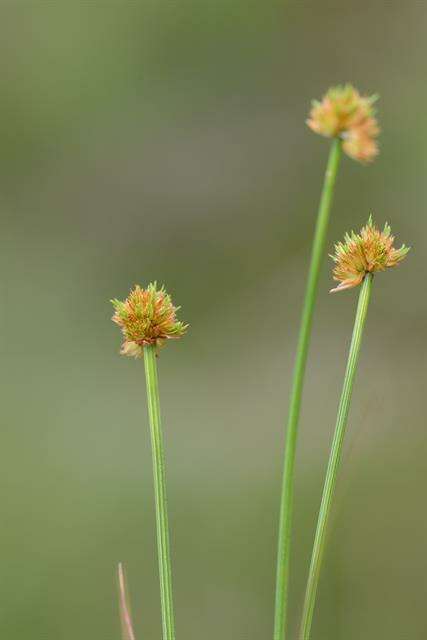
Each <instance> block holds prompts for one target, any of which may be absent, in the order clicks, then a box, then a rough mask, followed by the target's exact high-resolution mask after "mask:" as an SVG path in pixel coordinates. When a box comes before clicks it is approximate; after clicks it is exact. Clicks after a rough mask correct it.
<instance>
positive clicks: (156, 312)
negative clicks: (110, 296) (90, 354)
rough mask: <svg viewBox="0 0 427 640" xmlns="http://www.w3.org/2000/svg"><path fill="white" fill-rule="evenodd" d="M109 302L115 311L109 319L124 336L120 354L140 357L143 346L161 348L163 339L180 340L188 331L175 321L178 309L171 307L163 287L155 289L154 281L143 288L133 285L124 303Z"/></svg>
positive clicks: (184, 325) (118, 301)
mask: <svg viewBox="0 0 427 640" xmlns="http://www.w3.org/2000/svg"><path fill="white" fill-rule="evenodd" d="M111 302H112V304H113V306H114V309H115V313H114V315H113V317H112V320H113V322H115V323H116V324H118V325H119V327H120V328H121V330H122V333H123V336H124V341H123V344H122V348H121V352H120V353H121V354H122V355H125V356H134V357H135V358H140V357H142V355H143V350H144V346H145V345H147V344H154V345H158V346H161V345H162V344H164V342H165V341H166V340H169V339H171V338H180V337H181V336H183V335H184V333H185V332H186V330H187V327H188V325H187V324H184V323H183V322H179V321H178V320H177V318H176V312H177V311H178V309H179V307H174V306H173V304H172V300H171V298H170V296H169V295H168V294H167V293H166V291H165V289H164V287H162V288H161V289H157V284H156V283H155V282H154V283H151V284H149V285H148V287H147V288H146V289H143V288H142V287H140V286H139V285H136V286H135V288H134V289H133V290H132V291H131V292H130V294H129V295H128V297H127V298H126V300H125V301H124V302H121V301H120V300H116V299H114V300H111Z"/></svg>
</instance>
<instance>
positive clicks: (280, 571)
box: [274, 85, 379, 640]
mask: <svg viewBox="0 0 427 640" xmlns="http://www.w3.org/2000/svg"><path fill="white" fill-rule="evenodd" d="M375 99H376V97H375V96H371V97H366V96H361V95H360V93H359V92H358V91H357V90H356V89H355V88H354V87H352V86H351V85H345V86H338V87H334V88H332V89H330V90H329V91H328V92H327V93H326V95H325V96H324V98H323V100H322V101H321V102H318V101H315V102H313V106H312V110H311V112H310V117H309V119H308V121H307V124H308V126H309V127H310V129H312V130H313V131H314V132H316V133H319V134H320V135H322V136H325V137H328V138H331V139H332V141H331V147H330V151H329V158H328V162H327V167H326V173H325V177H324V182H323V189H322V194H321V198H320V203H319V209H318V214H317V222H316V226H315V231H314V239H313V245H312V253H311V260H310V267H309V272H308V278H307V284H306V291H305V297H304V302H303V308H302V315H301V321H300V329H299V337H298V344H297V350H296V357H295V365H294V372H293V380H292V386H291V394H290V399H289V411H288V419H287V428H286V439H285V451H284V462H283V478H282V490H281V498H280V515H279V535H278V548H277V567H276V593H275V613H274V640H284V639H285V637H286V623H287V612H288V599H289V598H288V590H289V566H290V550H291V529H292V503H293V493H294V466H295V454H296V445H297V433H298V422H299V416H300V410H301V399H302V392H303V384H304V375H305V369H306V364H307V356H308V349H309V343H310V336H311V328H312V322H313V313H314V307H315V302H316V297H317V290H318V282H319V274H320V268H321V264H322V259H323V254H324V249H325V242H326V236H327V230H328V224H329V218H330V212H331V206H332V200H333V195H334V190H335V183H336V178H337V173H338V168H339V164H340V159H341V155H342V152H343V151H344V153H346V154H347V155H348V156H350V157H351V158H353V159H355V160H358V161H360V162H364V163H367V162H370V161H372V160H373V159H374V158H375V156H376V155H377V153H378V147H377V142H376V138H377V136H378V134H379V128H378V124H377V121H376V119H375V117H374V116H375V113H374V108H373V103H374V102H375Z"/></svg>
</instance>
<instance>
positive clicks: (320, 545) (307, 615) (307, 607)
mask: <svg viewBox="0 0 427 640" xmlns="http://www.w3.org/2000/svg"><path fill="white" fill-rule="evenodd" d="M372 277H373V276H372V274H370V273H369V274H367V276H366V277H365V279H364V281H363V284H362V287H361V290H360V295H359V303H358V305H357V311H356V319H355V321H354V328H353V335H352V338H351V344H350V351H349V354H348V360H347V368H346V371H345V375H344V383H343V388H342V392H341V399H340V404H339V407H338V415H337V422H336V426H335V433H334V438H333V440H332V446H331V453H330V456H329V462H328V468H327V471H326V478H325V484H324V487H323V495H322V502H321V504H320V510H319V517H318V520H317V529H316V535H315V538H314V544H313V552H312V556H311V564H310V571H309V574H308V581H307V589H306V593H305V600H304V610H303V615H302V623H301V630H300V636H299V637H300V640H308V638H309V637H310V629H311V622H312V619H313V611H314V604H315V600H316V591H317V585H318V583H319V575H320V569H321V565H322V558H323V553H324V550H325V535H326V529H327V524H328V518H329V514H330V511H331V504H332V498H333V495H334V490H335V485H336V481H337V475H338V467H339V463H340V459H341V451H342V444H343V440H344V434H345V429H346V426H347V418H348V412H349V408H350V400H351V394H352V391H353V384H354V378H355V375H356V369H357V362H358V359H359V353H360V344H361V341H362V333H363V328H364V326H365V320H366V314H367V311H368V305H369V298H370V296H371V288H372Z"/></svg>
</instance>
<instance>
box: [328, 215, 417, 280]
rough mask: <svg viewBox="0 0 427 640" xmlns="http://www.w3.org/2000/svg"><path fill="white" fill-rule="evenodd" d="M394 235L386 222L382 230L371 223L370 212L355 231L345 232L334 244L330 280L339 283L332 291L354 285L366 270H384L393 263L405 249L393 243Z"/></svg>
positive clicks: (405, 251)
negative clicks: (357, 231) (365, 220)
mask: <svg viewBox="0 0 427 640" xmlns="http://www.w3.org/2000/svg"><path fill="white" fill-rule="evenodd" d="M393 242H394V236H392V235H391V229H390V227H389V225H388V224H387V223H386V224H385V226H384V229H383V231H380V230H379V229H377V227H376V226H375V225H374V223H373V220H372V216H370V217H369V220H368V223H367V224H366V225H365V226H364V227H363V228H362V230H361V232H360V233H359V234H356V233H354V231H352V232H351V233H346V235H345V236H344V242H338V244H336V245H335V255H333V256H331V258H332V260H333V261H334V262H335V267H334V270H333V276H334V280H337V281H338V282H339V283H340V284H339V285H338V286H337V287H336V288H335V289H332V291H342V290H343V289H350V288H351V287H357V285H359V284H360V283H361V282H362V280H363V278H364V277H365V275H366V274H367V273H375V272H376V271H384V270H385V269H387V268H389V267H395V266H396V265H397V264H399V262H401V260H403V258H404V257H405V256H406V254H407V253H408V251H409V247H405V245H404V244H403V245H402V246H401V247H400V249H396V248H395V247H394V246H393Z"/></svg>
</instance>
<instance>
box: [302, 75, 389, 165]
mask: <svg viewBox="0 0 427 640" xmlns="http://www.w3.org/2000/svg"><path fill="white" fill-rule="evenodd" d="M376 99H377V97H376V96H361V95H360V93H359V92H358V91H357V89H355V88H354V87H353V86H352V85H351V84H346V85H343V86H341V85H339V86H337V87H332V88H331V89H329V91H328V92H327V93H326V94H325V96H324V97H323V98H322V100H321V102H319V101H317V100H314V101H313V104H312V109H311V111H310V116H309V119H308V120H307V124H308V126H309V127H310V129H312V130H313V131H315V132H316V133H319V134H320V135H322V136H326V137H327V138H341V139H342V141H343V143H342V145H343V149H344V151H345V153H346V154H347V155H348V156H350V157H351V158H353V159H355V160H359V161H360V162H370V161H372V160H373V159H374V158H375V156H376V155H378V144H377V140H376V138H377V137H378V134H379V132H380V129H379V127H378V123H377V120H376V118H375V109H374V106H373V105H374V102H375V101H376Z"/></svg>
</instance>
